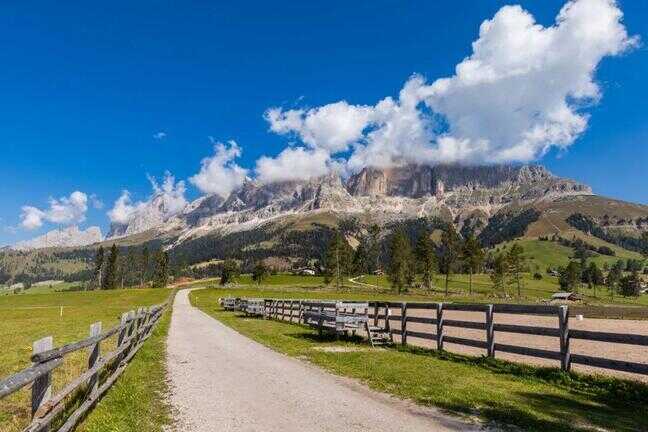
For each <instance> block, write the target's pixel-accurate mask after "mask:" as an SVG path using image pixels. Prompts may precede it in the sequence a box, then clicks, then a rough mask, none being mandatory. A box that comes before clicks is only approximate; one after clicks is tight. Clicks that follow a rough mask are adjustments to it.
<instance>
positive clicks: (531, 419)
mask: <svg viewBox="0 0 648 432" xmlns="http://www.w3.org/2000/svg"><path fill="white" fill-rule="evenodd" d="M289 294H291V293H289ZM224 295H240V294H239V293H238V291H232V292H226V290H200V291H194V292H192V293H191V295H190V299H191V301H192V304H194V305H196V306H198V307H199V308H200V309H202V310H203V311H205V312H207V313H208V314H210V315H211V316H213V317H215V318H217V319H218V320H220V321H221V322H223V323H224V324H226V325H228V326H230V327H232V328H234V329H236V330H237V331H239V332H241V333H242V334H244V335H246V336H248V337H250V338H252V339H254V340H256V341H258V342H260V343H262V344H264V345H266V346H268V347H271V348H273V349H275V350H277V351H279V352H282V353H285V354H287V355H290V356H294V357H299V358H301V359H304V360H307V361H310V362H312V363H314V364H316V365H318V366H321V367H323V368H325V369H326V370H328V371H331V372H333V373H335V374H339V375H344V376H349V377H352V378H356V379H359V380H361V381H362V382H364V383H365V384H367V385H369V386H370V387H372V388H374V389H376V390H379V391H383V392H387V393H391V394H393V395H396V396H399V397H402V398H407V399H411V400H414V401H415V402H417V403H419V404H422V405H432V406H437V407H440V408H442V409H445V410H448V411H450V412H453V413H458V414H464V415H477V416H478V417H479V418H481V419H482V420H484V421H485V422H494V423H497V424H499V425H511V426H516V427H519V428H522V429H523V430H528V431H542V432H546V431H552V432H553V431H579V432H580V431H595V430H596V431H600V430H615V431H627V432H630V431H640V430H648V418H646V416H645V415H644V414H643V412H642V411H641V410H639V409H637V408H638V407H640V406H646V404H647V403H648V387H647V386H645V385H641V384H638V383H634V382H630V381H623V380H617V379H612V378H603V377H590V376H580V375H578V374H565V373H562V372H560V371H558V370H556V369H549V368H537V367H529V366H524V365H517V364H512V363H508V362H504V361H499V360H493V359H486V358H474V357H466V356H460V355H455V354H450V353H438V352H435V351H429V350H424V349H419V348H401V347H398V348H393V349H371V348H369V347H368V346H367V345H360V344H358V342H357V341H335V340H321V339H319V338H318V337H317V335H316V333H315V332H314V331H313V330H311V329H309V328H306V327H303V326H298V325H295V324H288V323H283V322H277V321H266V320H260V319H245V318H241V317H239V316H238V314H236V313H231V312H224V311H222V310H221V309H220V308H218V307H217V302H216V299H217V298H218V297H221V296H224ZM257 295H259V293H258V292H257ZM338 297H339V296H338ZM333 345H335V346H342V347H345V348H347V350H336V351H337V352H327V351H326V350H322V347H326V346H333ZM340 351H341V352H340Z"/></svg>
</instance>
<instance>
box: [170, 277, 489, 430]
mask: <svg viewBox="0 0 648 432" xmlns="http://www.w3.org/2000/svg"><path fill="white" fill-rule="evenodd" d="M188 293H189V290H183V291H180V292H179V293H178V295H177V296H176V299H175V303H174V309H173V318H172V321H171V329H170V332H169V339H168V345H167V351H168V368H169V377H170V380H171V388H172V394H171V403H172V404H173V406H174V408H175V409H176V410H177V413H178V417H179V427H178V429H180V430H182V431H187V432H188V431H191V432H200V431H205V432H207V431H209V432H212V431H249V432H253V431H264V432H274V431H277V432H278V431H281V432H292V431H295V432H297V431H300V432H301V431H314V432H317V431H336V432H339V431H372V432H373V431H375V432H381V431H385V432H387V431H389V432H393V431H398V430H407V431H412V432H416V431H426V432H429V431H436V432H439V431H471V430H474V431H476V430H480V428H479V427H477V426H475V425H471V424H469V423H465V422H463V421H461V420H458V419H456V418H454V417H450V416H448V415H445V414H443V413H440V412H439V411H437V410H433V409H428V408H422V407H418V406H416V405H414V404H411V403H408V402H404V401H401V400H398V399H395V398H392V397H390V396H387V395H384V394H381V393H377V392H374V391H371V390H369V389H368V388H367V387H365V386H363V385H361V384H359V383H357V382H355V381H352V380H349V379H345V378H340V377H336V376H333V375H330V374H328V373H326V372H323V371H322V370H320V369H318V368H316V367H314V366H311V365H308V364H306V363H304V362H300V361H299V360H296V359H293V358H290V357H287V356H284V355H282V354H279V353H276V352H274V351H272V350H270V349H268V348H266V347H264V346H262V345H260V344H258V343H256V342H254V341H252V340H250V339H248V338H246V337H244V336H242V335H240V334H239V333H237V332H235V331H234V330H232V329H230V328H228V327H226V326H224V325H222V324H221V323H219V322H218V321H216V320H214V319H213V318H211V317H209V316H208V315H206V314H205V313H203V312H201V311H199V310H198V309H196V308H193V307H191V305H190V304H189V299H188Z"/></svg>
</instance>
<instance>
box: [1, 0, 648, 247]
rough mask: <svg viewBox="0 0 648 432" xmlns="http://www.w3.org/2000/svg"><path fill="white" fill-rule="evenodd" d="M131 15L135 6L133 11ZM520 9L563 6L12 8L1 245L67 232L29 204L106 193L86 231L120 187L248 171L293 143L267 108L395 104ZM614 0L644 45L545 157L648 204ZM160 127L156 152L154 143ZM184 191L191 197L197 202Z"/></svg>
mask: <svg viewBox="0 0 648 432" xmlns="http://www.w3.org/2000/svg"><path fill="white" fill-rule="evenodd" d="M134 3H136V4H134ZM506 4H521V5H522V7H523V8H524V9H526V10H527V11H528V12H529V13H531V14H532V15H533V16H534V17H535V19H536V20H537V22H538V23H539V24H542V25H543V26H550V25H553V24H554V20H555V17H556V14H557V13H558V11H559V10H560V8H561V7H562V6H563V4H564V2H563V1H554V0H541V1H520V2H499V1H478V2H476V1H472V0H466V1H455V2H434V1H410V2H397V1H366V2H360V1H358V2H342V1H329V2H256V1H255V2H252V1H248V2H245V1H240V2H230V3H229V4H216V3H215V2H189V1H186V2H165V1H155V2H154V1H141V2H121V1H113V2H107V3H106V2H105V3H104V4H95V5H90V4H84V5H83V6H80V5H79V4H73V2H63V3H61V2H59V3H56V4H54V3H50V2H48V3H46V2H30V1H24V2H15V3H13V4H5V5H3V11H2V13H1V14H0V43H2V50H0V56H1V58H2V64H3V67H2V68H1V69H0V112H1V115H0V145H1V146H2V148H3V150H4V151H3V152H2V158H0V178H1V179H2V181H1V182H0V196H1V197H2V198H1V200H2V201H1V204H2V205H1V206H0V218H1V220H0V225H1V226H2V227H3V228H2V230H0V244H7V243H14V242H15V241H18V240H21V239H25V238H30V237H33V236H35V235H38V234H40V233H42V232H45V231H47V230H49V229H53V228H54V227H56V226H57V225H56V224H53V223H44V224H43V225H42V226H41V227H40V228H38V229H35V230H31V231H27V230H25V229H23V228H22V227H20V213H21V207H23V206H25V205H29V206H35V207H38V208H41V209H43V208H45V207H47V206H48V199H49V198H50V197H54V198H59V197H62V196H68V195H70V193H71V192H73V191H76V190H79V191H83V192H84V193H86V194H87V195H88V196H89V195H91V194H94V195H96V197H98V199H99V200H101V201H102V202H103V204H104V207H103V208H102V209H98V208H95V207H94V206H93V205H91V204H89V205H88V207H89V208H88V210H87V214H86V217H87V218H86V220H85V221H84V222H83V223H82V224H81V225H82V226H83V227H85V226H88V225H99V226H101V227H102V230H104V232H105V231H106V228H107V226H108V223H109V220H108V218H107V216H106V211H107V210H108V209H110V207H112V205H113V203H114V201H115V200H116V199H117V198H118V197H119V196H120V193H121V191H122V190H123V189H127V190H129V191H130V192H131V196H132V197H133V199H134V200H135V199H137V200H145V199H146V198H147V196H148V195H149V194H150V193H151V186H150V183H149V181H148V180H147V178H146V176H147V174H148V175H152V176H156V177H158V178H161V177H162V176H163V174H164V172H165V170H169V171H171V172H172V173H173V174H174V175H175V176H176V178H177V179H183V180H186V179H188V178H189V177H191V176H193V175H195V174H196V173H197V172H198V170H199V169H200V161H201V159H202V158H204V157H207V156H210V155H212V153H213V144H212V142H211V141H210V138H209V137H213V139H215V140H218V141H223V142H226V141H227V140H232V139H233V140H236V142H237V143H238V144H239V146H240V147H241V148H242V156H241V157H240V158H239V159H238V160H237V164H239V165H240V166H242V167H245V168H248V169H252V168H254V165H255V161H256V160H257V159H258V158H259V157H261V156H263V155H268V156H275V155H277V154H278V153H279V152H281V151H282V149H283V148H284V147H285V146H286V145H287V143H289V142H290V141H294V140H295V137H294V136H283V135H280V134H277V133H271V132H270V131H269V124H268V121H266V119H264V112H265V111H266V110H267V109H268V108H270V107H276V106H280V107H283V108H284V109H290V108H294V107H317V106H321V105H325V104H329V103H333V102H337V101H340V100H345V101H347V102H348V103H349V104H362V105H365V104H367V105H373V104H376V103H377V102H378V101H380V100H381V99H383V98H385V97H386V96H392V97H397V96H398V92H399V91H400V90H401V88H402V87H403V85H404V83H405V82H406V81H407V80H408V78H409V77H410V76H411V75H412V74H413V73H418V74H421V75H423V76H424V77H426V78H427V80H428V82H432V81H434V80H436V79H437V78H441V77H447V76H452V75H453V74H454V73H455V66H456V65H457V64H458V63H460V62H461V61H462V59H464V58H465V57H466V56H469V55H470V54H471V52H472V48H471V43H472V42H473V41H475V40H476V39H477V38H478V37H479V26H480V24H481V23H482V21H484V20H486V19H490V18H492V17H493V16H494V15H495V14H496V13H497V12H498V10H499V9H500V8H501V7H502V6H504V5H506ZM646 6H647V4H646V2H645V1H642V0H639V1H627V0H626V1H621V2H619V7H620V9H621V10H623V13H624V18H623V23H624V25H625V27H626V29H627V31H628V33H629V34H630V35H632V36H635V35H637V36H639V37H640V38H641V39H642V40H643V44H642V45H640V46H636V47H634V48H633V49H631V50H629V51H628V52H625V53H623V54H621V55H618V56H613V57H606V58H604V59H603V60H602V61H601V63H600V64H599V65H598V68H597V70H596V75H595V81H596V83H598V85H599V87H600V90H601V94H602V98H601V99H600V100H599V101H598V103H596V104H594V105H593V106H590V107H587V108H586V112H587V113H588V114H589V116H590V118H589V121H588V125H587V128H586V130H585V131H584V132H583V133H580V134H579V135H578V137H577V138H576V139H575V142H574V143H573V144H572V145H571V146H569V148H568V149H566V150H555V149H553V150H550V151H549V152H548V153H547V154H546V155H545V156H544V157H542V159H541V160H540V162H541V163H543V164H545V165H546V166H547V167H548V168H549V169H551V170H552V171H554V172H555V173H556V174H559V175H563V176H567V177H571V178H574V179H577V180H580V181H583V182H585V183H588V184H590V185H591V186H592V187H593V188H594V190H595V192H597V193H600V194H603V195H607V196H612V197H616V198H620V199H625V200H629V201H634V202H640V203H648V186H647V185H648V182H646V181H645V180H644V177H645V172H646V166H647V163H648V146H647V145H646V143H647V141H648V123H647V122H646V121H645V120H644V118H645V113H646V112H647V111H648V110H647V108H648V102H647V101H648V84H647V83H646V79H645V74H646V72H647V71H648V55H647V53H646V44H645V42H646V41H647V40H648V24H647V23H648V7H646ZM158 132H164V133H165V134H166V136H165V137H164V138H163V139H156V138H155V137H154V135H155V134H157V133H158ZM200 193H201V192H200V191H199V190H197V189H196V188H195V187H194V186H193V185H192V184H191V183H189V182H187V193H186V195H187V198H188V199H193V198H195V197H197V196H199V195H200Z"/></svg>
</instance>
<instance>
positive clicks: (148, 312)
mask: <svg viewBox="0 0 648 432" xmlns="http://www.w3.org/2000/svg"><path fill="white" fill-rule="evenodd" d="M151 310H152V308H150V307H147V308H145V309H144V329H145V330H144V333H145V334H144V337H145V338H147V337H149V335H150V334H151V331H152V330H153V325H152V324H151V326H150V327H149V323H150V322H151V318H152V314H151Z"/></svg>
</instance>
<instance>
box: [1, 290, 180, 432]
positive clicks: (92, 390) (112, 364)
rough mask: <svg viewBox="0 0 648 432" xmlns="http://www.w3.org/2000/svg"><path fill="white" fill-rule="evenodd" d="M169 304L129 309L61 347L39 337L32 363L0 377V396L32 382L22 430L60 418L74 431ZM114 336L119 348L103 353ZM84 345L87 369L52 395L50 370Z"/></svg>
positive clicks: (35, 431) (37, 430)
mask: <svg viewBox="0 0 648 432" xmlns="http://www.w3.org/2000/svg"><path fill="white" fill-rule="evenodd" d="M166 307H167V303H166V302H165V303H162V304H159V305H155V306H151V307H149V308H139V309H137V311H130V312H125V313H124V314H122V316H121V321H120V324H118V325H116V326H115V327H113V328H111V329H109V330H107V331H105V332H102V330H101V322H97V323H94V324H92V325H91V326H90V336H89V337H87V338H86V339H83V340H80V341H77V342H73V343H69V344H66V345H63V346H60V347H57V348H55V347H54V339H53V338H52V337H51V336H48V337H45V338H42V339H39V340H37V341H35V342H34V344H33V354H32V356H31V361H32V365H31V366H30V367H28V368H25V369H23V370H22V371H20V372H18V373H16V374H14V375H12V376H10V377H8V378H5V379H3V380H0V399H2V398H5V397H7V396H9V395H11V394H13V393H15V392H17V391H19V390H20V389H22V388H23V387H26V386H27V385H29V384H32V397H31V405H32V406H31V413H32V421H31V423H30V424H29V425H28V426H27V427H26V428H25V429H24V431H23V432H44V431H50V430H51V427H52V423H53V422H54V421H57V422H58V421H60V422H62V425H61V426H60V427H59V428H58V432H67V431H70V430H72V429H73V428H74V427H75V426H76V424H77V423H78V422H79V420H80V419H81V418H82V417H83V416H84V415H85V414H86V413H87V412H88V410H90V409H91V408H92V407H93V406H94V404H95V403H96V402H97V401H98V400H99V398H101V396H102V395H103V394H104V393H105V392H106V391H107V390H108V389H109V388H110V387H111V386H112V385H113V384H114V383H115V381H116V380H117V378H119V376H120V375H121V374H122V373H123V372H124V370H125V369H126V366H128V363H129V362H130V360H131V359H132V358H133V357H134V356H135V354H136V353H137V351H139V349H140V348H141V346H142V345H143V343H144V341H145V340H146V339H148V338H149V336H150V335H151V333H152V331H153V329H154V328H155V326H156V325H157V324H158V322H159V319H160V317H161V316H162V313H163V312H164V310H165V309H166ZM113 336H117V347H116V348H115V350H114V351H112V352H110V353H107V354H105V355H103V356H101V342H102V341H104V340H106V339H108V338H110V337H113ZM82 349H88V351H89V353H88V369H87V370H86V371H85V372H84V373H82V374H81V375H79V376H78V377H76V378H74V379H73V380H72V381H71V382H69V383H68V384H66V386H65V387H64V388H63V389H61V390H60V391H59V392H58V393H57V394H55V395H52V371H53V370H54V369H56V368H57V367H59V366H61V365H62V364H63V359H64V357H65V356H66V355H67V354H70V353H73V352H77V351H79V350H82ZM106 372H107V373H106ZM103 376H105V378H103ZM100 379H103V382H100ZM82 391H83V392H84V393H82ZM77 394H79V395H81V396H82V397H83V399H82V400H81V401H80V403H79V405H78V407H77V408H76V409H75V410H74V411H72V412H71V413H69V414H68V416H67V418H64V419H61V418H60V417H61V416H62V414H63V413H65V412H66V410H67V409H68V405H69V404H67V403H66V400H67V399H68V398H69V397H71V396H74V395H77Z"/></svg>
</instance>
